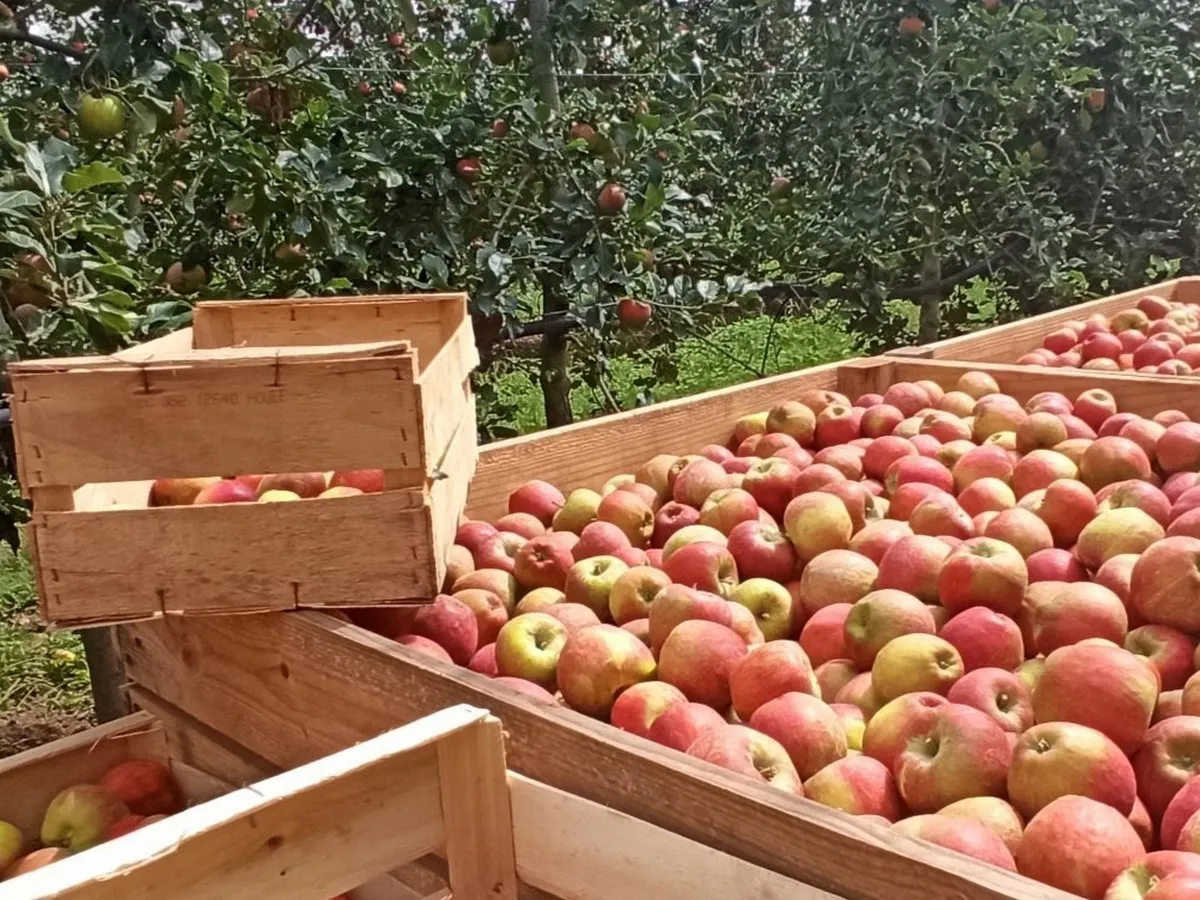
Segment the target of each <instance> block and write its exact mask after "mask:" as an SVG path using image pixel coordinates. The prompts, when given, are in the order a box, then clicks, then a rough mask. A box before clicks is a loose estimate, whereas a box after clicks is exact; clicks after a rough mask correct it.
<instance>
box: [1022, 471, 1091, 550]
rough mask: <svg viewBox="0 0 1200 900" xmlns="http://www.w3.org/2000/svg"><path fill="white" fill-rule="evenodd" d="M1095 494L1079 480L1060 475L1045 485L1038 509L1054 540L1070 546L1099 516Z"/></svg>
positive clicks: (1057, 543)
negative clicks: (1097, 514)
mask: <svg viewBox="0 0 1200 900" xmlns="http://www.w3.org/2000/svg"><path fill="white" fill-rule="evenodd" d="M1096 505H1097V503H1096V495H1095V494H1093V493H1092V490H1091V488H1089V487H1088V486H1087V485H1085V484H1083V483H1082V482H1080V481H1075V480H1073V479H1070V478H1060V479H1058V480H1057V481H1054V482H1052V483H1051V484H1050V486H1049V487H1047V488H1046V493H1045V495H1044V496H1043V497H1042V498H1041V502H1040V503H1039V504H1038V507H1037V509H1036V510H1035V511H1036V513H1037V515H1038V517H1039V518H1041V520H1042V521H1043V522H1045V523H1046V525H1047V526H1048V527H1049V528H1050V534H1051V535H1052V536H1053V538H1054V543H1055V544H1056V545H1057V546H1059V547H1070V546H1072V545H1073V544H1074V543H1075V542H1076V541H1077V540H1078V539H1079V534H1080V532H1082V531H1083V529H1084V527H1085V526H1086V525H1087V524H1088V523H1089V522H1091V521H1092V519H1093V518H1094V517H1095V515H1096Z"/></svg>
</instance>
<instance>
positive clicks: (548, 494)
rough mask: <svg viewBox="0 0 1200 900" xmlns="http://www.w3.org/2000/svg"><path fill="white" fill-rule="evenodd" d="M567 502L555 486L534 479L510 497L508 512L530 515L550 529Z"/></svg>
mask: <svg viewBox="0 0 1200 900" xmlns="http://www.w3.org/2000/svg"><path fill="white" fill-rule="evenodd" d="M566 502H567V498H566V497H564V496H563V493H562V491H560V490H559V489H558V488H556V487H555V486H554V485H552V484H549V483H548V482H545V481H539V480H537V479H534V480H533V481H527V482H525V483H524V484H523V485H521V486H520V487H519V488H517V489H516V490H515V491H513V492H512V493H511V494H509V495H508V511H509V512H510V513H528V514H529V515H531V516H534V517H536V518H537V520H538V521H539V522H541V523H542V524H543V525H545V526H547V527H548V526H549V525H550V523H551V522H553V521H554V517H555V515H556V514H557V513H558V511H559V510H560V509H562V507H563V506H564V505H565V504H566Z"/></svg>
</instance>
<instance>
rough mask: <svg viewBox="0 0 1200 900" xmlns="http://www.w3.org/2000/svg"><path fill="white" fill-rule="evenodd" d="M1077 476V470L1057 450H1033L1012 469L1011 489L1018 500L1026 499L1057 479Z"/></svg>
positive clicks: (1069, 460) (1068, 458)
mask: <svg viewBox="0 0 1200 900" xmlns="http://www.w3.org/2000/svg"><path fill="white" fill-rule="evenodd" d="M1078 474H1079V468H1078V466H1076V465H1075V463H1074V462H1072V461H1071V459H1070V457H1068V456H1066V455H1064V454H1062V453H1060V452H1058V451H1057V450H1034V451H1033V452H1031V453H1029V454H1027V455H1025V456H1023V457H1022V458H1021V460H1020V461H1019V462H1018V463H1017V465H1016V467H1015V468H1014V469H1013V476H1012V488H1013V492H1014V493H1015V495H1016V496H1017V497H1018V498H1020V497H1027V496H1029V495H1030V494H1032V493H1033V492H1034V491H1040V490H1045V489H1046V488H1048V487H1049V486H1050V485H1052V484H1053V483H1054V482H1056V481H1058V480H1059V479H1062V478H1067V479H1074V478H1075V477H1076V476H1077V475H1078Z"/></svg>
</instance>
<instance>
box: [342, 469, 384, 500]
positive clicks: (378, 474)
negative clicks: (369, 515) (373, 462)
mask: <svg viewBox="0 0 1200 900" xmlns="http://www.w3.org/2000/svg"><path fill="white" fill-rule="evenodd" d="M329 487H330V488H331V489H332V488H337V487H351V488H358V490H360V491H362V492H363V493H364V494H382V493H383V492H384V491H385V490H386V489H387V486H386V484H385V482H384V476H383V469H345V470H342V471H340V472H334V473H333V474H332V475H330V476H329Z"/></svg>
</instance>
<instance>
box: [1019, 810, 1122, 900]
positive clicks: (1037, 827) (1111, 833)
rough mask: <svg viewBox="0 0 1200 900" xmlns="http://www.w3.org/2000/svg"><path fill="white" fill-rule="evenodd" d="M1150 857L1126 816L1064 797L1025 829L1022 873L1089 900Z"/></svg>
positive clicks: (1099, 899) (1100, 898) (1095, 899)
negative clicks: (1124, 872) (1142, 859)
mask: <svg viewBox="0 0 1200 900" xmlns="http://www.w3.org/2000/svg"><path fill="white" fill-rule="evenodd" d="M1145 855H1146V850H1145V848H1144V847H1143V846H1142V841H1141V838H1139V837H1138V834H1137V832H1136V831H1135V830H1134V828H1133V826H1132V825H1131V824H1130V823H1129V820H1128V819H1127V818H1126V817H1125V816H1123V815H1122V814H1121V813H1120V812H1118V811H1117V810H1115V809H1113V808H1112V807H1111V806H1107V805H1105V804H1103V803H1098V802H1097V801H1095V800H1091V799H1089V798H1087V797H1078V796H1066V797H1059V798H1058V799H1057V800H1054V801H1053V802H1051V803H1050V804H1048V805H1047V806H1045V807H1044V808H1043V809H1042V810H1040V811H1039V812H1038V814H1037V815H1035V816H1034V817H1033V818H1032V819H1031V820H1030V822H1029V824H1028V825H1026V826H1025V836H1024V838H1022V840H1021V849H1020V850H1018V851H1017V870H1018V871H1019V872H1020V873H1021V874H1022V875H1025V876H1027V877H1029V878H1033V879H1035V880H1037V881H1041V882H1043V883H1045V884H1048V885H1050V886H1051V887H1056V888H1059V889H1060V890H1064V891H1066V892H1067V893H1070V894H1075V895H1077V896H1080V897H1086V898H1089V900H1103V897H1104V894H1105V892H1106V891H1107V890H1108V888H1109V885H1111V884H1112V883H1113V881H1114V880H1115V879H1116V878H1117V876H1119V875H1120V874H1121V873H1122V872H1123V871H1125V869H1127V868H1129V866H1131V865H1133V864H1134V863H1135V862H1137V861H1138V860H1140V859H1141V858H1142V857H1144V856H1145Z"/></svg>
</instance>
